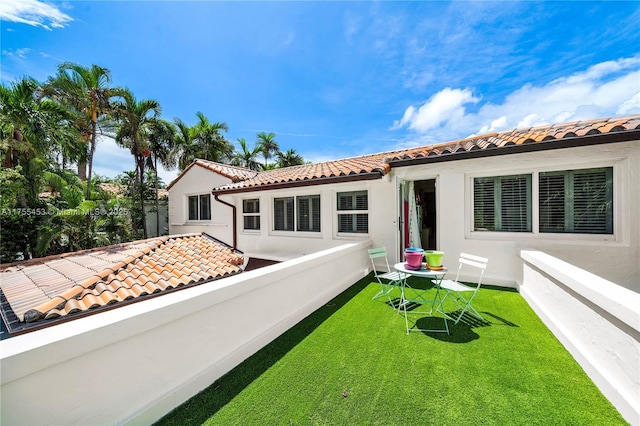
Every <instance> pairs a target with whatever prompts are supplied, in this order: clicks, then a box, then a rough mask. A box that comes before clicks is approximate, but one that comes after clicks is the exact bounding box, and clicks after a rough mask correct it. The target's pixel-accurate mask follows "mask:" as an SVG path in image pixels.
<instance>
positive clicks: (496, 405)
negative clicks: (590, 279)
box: [158, 276, 627, 425]
mask: <svg viewBox="0 0 640 426" xmlns="http://www.w3.org/2000/svg"><path fill="white" fill-rule="evenodd" d="M411 280H413V281H412V282H413V284H414V285H415V286H421V285H422V286H428V285H429V284H428V282H427V281H419V280H415V279H414V278H412V279H411ZM377 291H378V284H377V283H376V282H375V280H374V279H373V278H372V277H371V276H368V277H366V278H365V279H363V280H360V281H359V282H357V283H356V284H354V285H353V286H352V287H350V288H349V289H348V290H346V291H345V292H344V293H342V294H341V295H339V296H338V297H336V298H335V299H334V300H332V301H331V302H330V303H328V304H327V305H326V306H324V307H322V308H321V309H319V310H318V311H316V312H314V313H313V314H312V315H310V316H309V317H307V318H306V319H305V320H303V321H302V322H300V323H299V324H298V325H296V326H295V327H294V328H292V329H291V330H289V331H287V332H286V333H285V334H283V335H282V336H280V337H279V338H278V339H276V340H275V341H274V342H272V343H271V344H269V345H268V346H266V347H265V348H263V349H262V350H260V351H259V352H258V353H256V354H255V355H254V356H252V357H250V358H249V359H247V360H246V361H245V362H243V363H242V364H240V365H239V366H238V367H236V368H235V369H233V370H232V371H231V372H229V373H228V374H227V375H225V376H224V377H222V378H221V379H219V380H218V381H216V382H215V383H213V384H212V385H211V386H210V387H209V388H207V389H206V390H204V391H203V392H202V393H200V394H198V395H196V396H195V397H193V398H192V399H190V400H189V401H187V402H186V403H185V404H183V405H182V406H180V407H178V408H177V409H176V410H174V411H173V412H171V413H169V414H168V415H167V416H166V417H164V418H163V419H161V420H160V421H159V422H158V424H160V425H193V424H211V425H428V424H441V425H452V424H455V425H465V424H468V425H480V424H482V425H604V424H606V425H616V424H627V423H626V422H625V421H624V419H623V418H622V416H620V414H619V413H618V412H617V410H616V409H615V408H614V407H613V406H612V405H611V403H610V402H609V401H608V400H607V399H606V398H605V397H604V396H603V395H602V394H601V393H600V391H599V390H598V389H597V388H596V386H595V385H594V384H593V382H592V381H591V380H590V379H589V378H588V377H587V375H586V374H585V373H584V371H583V370H582V369H581V367H580V366H579V365H578V364H577V363H576V362H575V361H574V359H573V358H572V357H571V355H570V354H569V353H568V352H567V351H566V350H565V349H564V347H563V346H562V345H561V344H560V343H559V342H558V340H557V339H556V338H555V337H554V336H553V335H552V333H551V332H550V331H549V330H548V329H547V328H546V327H545V326H544V324H543V323H542V322H541V321H540V319H539V318H538V317H537V316H536V315H535V314H534V312H533V311H532V310H531V308H530V307H529V306H528V305H527V303H526V302H525V301H524V299H523V298H522V297H521V296H520V294H519V293H517V292H516V291H514V290H511V289H504V288H498V287H483V288H482V290H481V292H480V293H479V294H478V296H477V298H476V302H475V303H474V306H475V307H476V308H477V309H478V310H479V311H480V312H481V313H483V315H484V316H485V318H486V319H487V320H489V322H488V323H486V324H482V323H477V324H474V325H473V326H470V325H468V324H463V323H462V322H460V323H459V324H458V325H454V324H453V322H451V321H450V322H449V326H450V330H451V335H449V336H448V335H447V334H444V333H430V332H424V333H423V332H412V333H410V334H408V335H407V334H406V333H405V323H404V317H403V316H402V315H399V314H397V313H396V312H395V310H394V309H393V307H391V306H390V305H389V304H388V303H387V301H386V300H385V299H383V298H380V299H376V300H371V298H372V297H373V295H374V294H376V292H377ZM430 291H434V290H430ZM449 308H450V310H452V308H453V306H451V307H449ZM485 313H486V314H485ZM417 322H418V324H419V325H420V326H421V328H437V327H442V326H443V321H442V318H437V317H429V316H422V317H420V316H417Z"/></svg>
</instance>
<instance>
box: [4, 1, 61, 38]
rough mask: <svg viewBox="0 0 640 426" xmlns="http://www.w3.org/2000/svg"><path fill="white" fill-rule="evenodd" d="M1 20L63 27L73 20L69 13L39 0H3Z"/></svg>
mask: <svg viewBox="0 0 640 426" xmlns="http://www.w3.org/2000/svg"><path fill="white" fill-rule="evenodd" d="M0 20H2V21H9V22H18V23H21V24H27V25H31V26H34V27H42V28H44V29H46V30H49V31H51V28H52V27H53V28H63V27H64V26H65V25H66V24H67V23H68V22H70V21H73V18H71V17H70V16H69V15H67V14H66V13H64V12H61V11H60V9H58V8H57V7H56V6H54V5H52V4H49V3H46V2H43V1H39V0H3V2H2V8H0Z"/></svg>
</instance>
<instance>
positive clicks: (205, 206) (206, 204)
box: [200, 194, 211, 220]
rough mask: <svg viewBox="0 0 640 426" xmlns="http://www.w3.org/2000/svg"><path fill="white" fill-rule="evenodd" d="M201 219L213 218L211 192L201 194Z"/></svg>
mask: <svg viewBox="0 0 640 426" xmlns="http://www.w3.org/2000/svg"><path fill="white" fill-rule="evenodd" d="M200 220H211V197H209V194H207V195H201V196H200Z"/></svg>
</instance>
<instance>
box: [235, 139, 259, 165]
mask: <svg viewBox="0 0 640 426" xmlns="http://www.w3.org/2000/svg"><path fill="white" fill-rule="evenodd" d="M238 143H239V144H240V151H236V152H235V153H234V155H233V159H232V161H231V163H232V164H234V165H236V166H242V167H246V168H248V169H251V170H260V168H261V165H260V163H258V161H257V159H256V158H257V157H258V155H259V154H260V153H262V148H261V147H260V146H256V147H254V148H253V149H252V150H250V149H249V148H247V141H246V140H245V139H244V138H238Z"/></svg>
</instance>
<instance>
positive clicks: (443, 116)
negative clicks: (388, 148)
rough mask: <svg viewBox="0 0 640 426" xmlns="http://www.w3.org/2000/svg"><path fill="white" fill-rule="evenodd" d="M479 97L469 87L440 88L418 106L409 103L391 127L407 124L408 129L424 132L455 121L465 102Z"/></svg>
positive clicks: (462, 112) (472, 101)
mask: <svg viewBox="0 0 640 426" xmlns="http://www.w3.org/2000/svg"><path fill="white" fill-rule="evenodd" d="M478 101H480V99H479V98H476V97H474V96H473V93H472V92H471V90H469V89H451V88H450V87H447V88H445V89H442V90H441V91H439V92H438V93H436V94H435V95H433V96H432V97H431V99H429V100H428V101H426V102H425V103H424V104H422V105H421V106H420V107H419V108H417V109H416V108H415V107H414V106H413V105H410V106H409V107H408V108H407V109H406V111H405V112H404V115H403V116H402V119H400V120H399V121H398V120H396V121H395V122H394V123H393V127H392V129H399V128H401V127H403V126H405V125H408V127H409V129H411V130H416V131H417V132H419V133H423V132H426V131H428V130H431V129H433V128H436V127H439V126H441V125H443V124H448V122H450V121H457V120H458V119H459V118H461V117H463V116H464V115H465V107H464V105H465V104H468V103H476V102H478Z"/></svg>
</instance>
